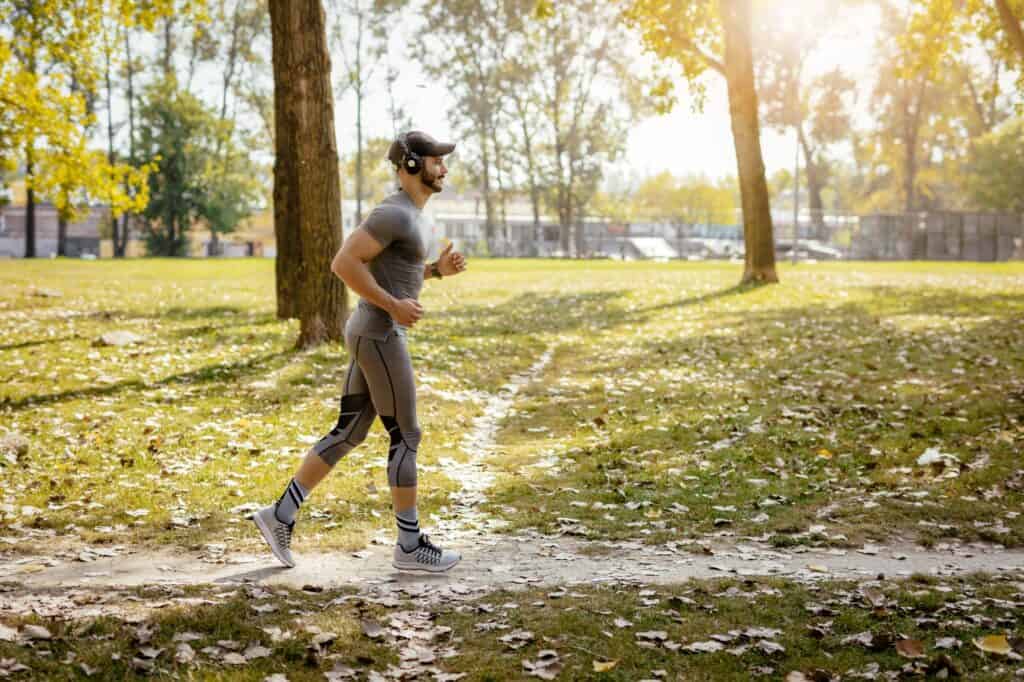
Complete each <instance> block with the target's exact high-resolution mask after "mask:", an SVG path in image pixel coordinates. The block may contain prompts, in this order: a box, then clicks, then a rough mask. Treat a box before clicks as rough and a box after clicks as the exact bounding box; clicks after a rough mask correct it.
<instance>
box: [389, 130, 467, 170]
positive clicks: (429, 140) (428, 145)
mask: <svg viewBox="0 0 1024 682" xmlns="http://www.w3.org/2000/svg"><path fill="white" fill-rule="evenodd" d="M399 137H400V138H403V139H404V140H405V144H406V145H407V146H408V147H409V151H411V152H412V153H413V154H419V155H420V156H446V155H448V154H451V153H452V151H454V150H455V145H454V144H453V143H451V142H438V141H437V140H435V139H434V138H433V137H431V136H430V135H427V134H426V133H424V132H422V131H419V130H412V131H409V132H408V133H403V134H402V135H400V136H399ZM404 156H405V150H404V149H402V143H401V142H400V141H399V140H398V139H396V140H395V141H394V142H392V143H391V147H390V148H388V161H390V162H391V163H393V164H395V165H396V166H400V165H402V157H404Z"/></svg>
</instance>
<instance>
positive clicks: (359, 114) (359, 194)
mask: <svg viewBox="0 0 1024 682" xmlns="http://www.w3.org/2000/svg"><path fill="white" fill-rule="evenodd" d="M356 21H357V22H358V23H357V25H356V225H359V224H360V223H362V222H363V10H362V8H361V7H360V8H359V11H358V12H357V13H356Z"/></svg>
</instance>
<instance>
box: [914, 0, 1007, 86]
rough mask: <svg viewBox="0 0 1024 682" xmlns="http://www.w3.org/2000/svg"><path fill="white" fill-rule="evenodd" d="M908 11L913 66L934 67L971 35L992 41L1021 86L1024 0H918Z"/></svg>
mask: <svg viewBox="0 0 1024 682" xmlns="http://www.w3.org/2000/svg"><path fill="white" fill-rule="evenodd" d="M909 10H910V12H911V20H910V28H911V30H910V31H908V34H907V35H908V37H909V38H910V39H909V40H908V41H907V44H906V46H907V47H908V48H909V51H910V52H911V53H912V54H913V55H914V56H915V57H916V58H917V63H916V64H915V66H916V67H917V68H924V69H925V70H929V69H932V68H935V67H936V66H937V65H938V64H939V63H940V62H941V61H942V60H943V58H944V57H945V56H947V55H949V54H956V53H958V52H960V51H961V49H962V47H963V43H964V40H965V39H967V38H969V37H972V36H973V37H976V38H979V39H981V40H983V41H993V42H994V43H995V45H996V46H997V49H998V50H999V54H1000V56H1001V57H1002V59H1003V60H1004V61H1005V62H1006V63H1007V64H1009V65H1011V68H1014V69H1015V70H1016V71H1017V85H1018V87H1021V88H1024V0H918V1H917V2H914V3H912V4H911V6H910V7H909ZM918 37H919V38H920V39H918Z"/></svg>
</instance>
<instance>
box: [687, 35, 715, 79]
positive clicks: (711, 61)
mask: <svg viewBox="0 0 1024 682" xmlns="http://www.w3.org/2000/svg"><path fill="white" fill-rule="evenodd" d="M679 41H680V43H681V44H682V47H683V49H684V50H688V51H689V52H691V53H692V54H694V55H695V56H696V57H697V58H698V59H700V60H701V61H702V62H704V63H705V64H706V65H707V66H709V67H710V68H712V69H714V70H715V71H717V72H718V73H720V74H721V75H723V76H724V75H725V64H723V63H722V62H720V61H718V60H717V59H715V58H714V57H712V56H711V55H709V54H708V53H706V52H705V51H704V50H702V49H700V47H698V46H697V45H696V44H695V43H694V42H693V41H691V40H689V39H687V38H679Z"/></svg>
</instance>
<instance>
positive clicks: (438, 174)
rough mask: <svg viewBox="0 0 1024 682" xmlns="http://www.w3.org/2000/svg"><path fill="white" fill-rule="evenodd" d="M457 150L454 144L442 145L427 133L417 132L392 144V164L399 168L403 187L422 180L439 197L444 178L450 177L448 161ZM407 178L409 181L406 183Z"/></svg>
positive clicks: (401, 136)
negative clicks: (410, 181) (403, 178)
mask: <svg viewBox="0 0 1024 682" xmlns="http://www.w3.org/2000/svg"><path fill="white" fill-rule="evenodd" d="M454 149H455V145H454V144H452V143H450V142H438V141H437V140H435V139H434V138H432V137H431V136H430V135H427V134H426V133H423V132H420V131H418V130H413V131H411V132H408V133H402V134H401V135H399V136H398V138H397V139H395V141H394V142H392V143H391V147H390V148H389V149H388V161H390V162H391V163H392V164H393V165H394V166H395V170H396V171H397V172H398V177H399V182H402V183H403V187H404V186H405V184H404V183H405V182H406V181H408V180H412V179H415V178H418V179H419V182H421V183H423V185H424V186H426V187H427V188H429V189H430V190H431V191H432V192H435V193H436V192H440V191H441V190H442V189H444V176H445V175H446V174H447V173H448V169H447V168H446V167H445V165H444V157H445V156H446V155H448V154H451V153H452V151H453V150H454ZM403 175H405V176H407V180H402V176H403Z"/></svg>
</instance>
